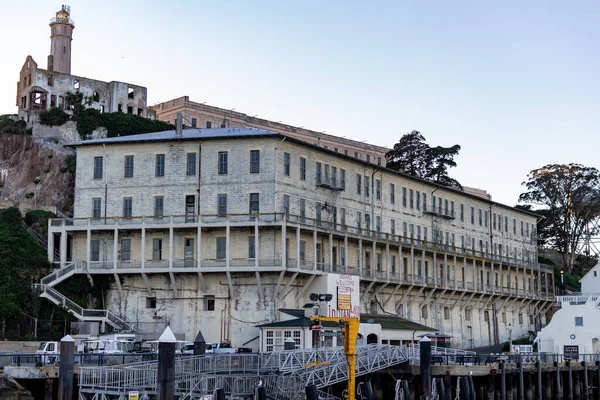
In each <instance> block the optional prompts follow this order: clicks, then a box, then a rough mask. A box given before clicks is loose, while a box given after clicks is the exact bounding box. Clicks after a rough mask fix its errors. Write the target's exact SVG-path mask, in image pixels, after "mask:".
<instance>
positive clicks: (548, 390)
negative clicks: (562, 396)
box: [544, 372, 554, 399]
mask: <svg viewBox="0 0 600 400" xmlns="http://www.w3.org/2000/svg"><path fill="white" fill-rule="evenodd" d="M544 382H545V383H546V384H545V385H544V399H551V398H552V387H553V386H552V385H553V383H554V378H553V376H552V374H551V373H550V372H545V373H544Z"/></svg>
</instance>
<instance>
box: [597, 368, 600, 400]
mask: <svg viewBox="0 0 600 400" xmlns="http://www.w3.org/2000/svg"><path fill="white" fill-rule="evenodd" d="M596 400H600V361H596Z"/></svg>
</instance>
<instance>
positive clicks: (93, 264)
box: [49, 213, 554, 298]
mask: <svg viewBox="0 0 600 400" xmlns="http://www.w3.org/2000/svg"><path fill="white" fill-rule="evenodd" d="M227 227H228V228H230V229H232V228H236V227H237V228H247V227H254V228H256V227H258V228H260V227H271V228H273V227H275V228H277V227H279V229H281V230H282V234H285V232H283V229H284V228H285V230H286V231H287V232H288V233H293V232H294V230H296V232H303V233H306V232H307V231H308V232H312V234H313V235H317V236H319V237H320V238H321V240H322V239H323V238H324V236H325V235H327V236H329V237H330V238H335V239H340V238H343V239H344V240H345V241H348V242H352V243H354V244H355V245H357V244H358V243H361V242H362V246H363V249H370V248H373V249H375V248H377V249H379V250H381V253H382V254H383V264H382V265H381V267H375V268H373V267H372V266H373V265H374V259H373V261H372V262H371V263H370V264H371V267H370V268H369V267H368V265H369V262H366V265H365V262H363V265H352V266H351V265H342V264H343V262H340V259H337V260H338V261H337V262H336V258H333V260H334V264H333V265H331V264H330V263H329V262H322V261H326V260H327V261H328V260H329V259H332V258H331V257H330V256H327V257H323V255H327V254H328V250H327V245H325V246H324V247H325V248H323V249H322V254H321V257H323V260H321V261H315V259H316V258H315V256H314V255H313V254H312V250H311V252H310V257H309V258H310V260H297V259H296V257H297V254H296V252H295V251H293V250H291V249H290V250H289V251H288V252H287V255H288V258H287V259H286V260H281V259H278V258H259V259H258V260H256V259H249V258H248V259H246V258H233V257H231V258H229V259H228V260H227V259H211V258H201V259H197V258H186V259H178V258H175V257H173V256H171V259H169V256H167V257H165V258H163V259H161V260H148V259H147V260H140V259H137V260H136V259H134V258H135V257H132V260H127V261H125V260H117V261H114V260H116V259H117V257H116V253H115V254H114V258H113V260H109V261H91V260H90V262H89V263H85V262H83V265H84V269H85V271H87V272H88V273H97V274H103V273H110V274H115V273H116V274H119V273H121V274H127V273H145V274H154V273H167V272H169V273H193V272H200V273H204V272H208V273H218V272H250V271H252V272H282V271H283V272H285V271H288V272H297V273H305V274H326V273H329V272H333V273H343V274H350V275H359V276H360V277H361V279H362V280H363V281H368V282H376V283H381V284H392V285H412V286H416V287H426V288H436V289H440V290H456V291H473V292H477V293H484V294H485V293H489V294H495V295H500V296H518V297H528V298H530V297H538V298H553V296H554V294H553V293H550V292H551V290H545V289H546V288H550V287H552V285H551V283H550V278H551V274H552V273H553V271H552V268H551V267H548V266H545V265H541V264H537V263H533V262H530V261H527V260H522V259H518V258H514V257H510V258H507V257H503V256H499V255H494V254H490V253H482V252H478V251H473V250H471V249H466V248H461V247H457V246H453V245H450V244H442V243H436V242H431V241H425V240H418V239H415V238H410V237H403V236H400V235H395V234H391V233H384V232H376V231H370V230H366V229H362V228H360V227H350V226H347V225H343V224H340V223H333V222H327V221H322V220H316V219H312V218H306V217H301V216H296V215H285V214H278V213H265V214H240V215H236V214H229V215H225V216H220V215H183V216H169V217H132V218H122V217H115V218H101V219H94V218H76V219H53V220H50V222H49V232H50V235H52V234H53V233H61V234H62V233H69V234H74V233H75V232H87V234H88V235H89V232H90V231H109V232H110V231H115V232H116V231H135V230H163V231H166V230H170V231H171V233H172V231H173V230H179V229H181V230H197V231H198V235H200V231H201V230H204V229H215V228H217V229H222V228H227ZM115 234H116V233H115ZM51 237H52V236H50V238H51ZM63 237H64V235H63ZM88 237H89V236H88ZM198 237H199V236H198ZM61 246H65V248H66V241H65V242H64V243H63V241H62V239H61ZM329 246H332V244H331V241H330V242H329ZM388 249H392V250H393V251H394V252H395V253H396V254H397V252H399V253H400V263H402V255H404V256H405V257H406V256H410V258H408V259H409V260H410V261H409V263H408V264H407V265H402V264H400V265H391V264H390V260H389V256H390V254H391V253H389V252H388V251H389V250H388ZM346 250H348V249H347V248H346ZM384 252H385V253H384ZM373 253H375V252H374V251H373ZM373 253H372V255H373V256H374V254H373ZM199 254H200V253H199ZM298 254H299V253H298ZM132 256H133V254H132ZM205 256H206V255H204V257H205ZM290 256H292V257H290ZM415 256H417V257H422V258H424V257H428V258H429V259H430V260H431V259H433V260H434V261H433V262H432V263H431V267H432V269H431V270H430V275H429V276H428V277H424V276H421V275H419V274H418V273H417V269H416V265H415V263H414V260H415V258H414V257H415ZM137 257H138V258H139V255H138V256H137ZM436 257H437V261H438V262H439V263H441V262H442V261H443V262H444V264H449V265H453V270H452V273H451V274H450V273H449V272H448V271H447V270H444V276H443V275H442V272H441V271H440V270H437V266H436V262H435V260H436ZM340 258H342V257H341V256H340ZM346 258H347V257H344V258H342V259H346ZM80 262H82V261H80ZM430 262H431V261H430ZM63 266H66V263H63ZM461 267H462V268H463V271H464V273H466V275H465V274H464V273H463V277H464V279H461V276H460V275H461V274H460V273H459V271H460V268H461ZM481 270H485V271H489V272H491V273H492V280H493V278H494V273H495V272H500V275H501V276H502V272H504V274H505V278H507V279H504V280H503V281H502V280H501V281H500V282H501V283H502V285H498V284H495V285H491V284H481V283H479V282H474V281H475V280H477V281H480V279H479V273H480V272H481ZM419 271H420V269H419ZM475 271H477V274H475ZM524 273H526V274H527V275H526V276H525V275H524ZM542 274H543V275H544V280H542ZM434 276H435V277H434ZM516 276H518V277H519V279H523V278H524V277H525V278H532V281H534V279H533V278H534V277H535V279H537V285H541V289H540V288H539V286H538V287H536V286H533V288H534V289H535V290H525V289H524V288H523V287H520V288H519V289H517V288H515V287H514V277H516ZM475 278H477V279H475ZM488 279H489V276H488ZM481 280H483V279H481ZM508 281H510V284H511V287H508V286H507V284H508ZM531 283H532V282H529V284H530V285H531ZM519 285H520V286H521V285H522V281H519ZM534 285H536V282H534Z"/></svg>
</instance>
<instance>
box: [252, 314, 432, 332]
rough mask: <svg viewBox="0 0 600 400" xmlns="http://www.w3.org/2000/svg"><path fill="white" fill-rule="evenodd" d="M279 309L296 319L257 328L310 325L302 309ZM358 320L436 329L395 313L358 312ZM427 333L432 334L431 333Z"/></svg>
mask: <svg viewBox="0 0 600 400" xmlns="http://www.w3.org/2000/svg"><path fill="white" fill-rule="evenodd" d="M279 311H281V312H283V313H285V314H288V315H290V316H294V317H298V318H296V319H289V320H285V321H277V322H271V323H268V324H262V325H257V327H258V328H291V327H303V326H310V324H311V322H310V319H308V318H307V317H305V316H304V310H299V309H293V308H280V309H279ZM360 322H361V323H363V324H380V325H381V328H382V329H389V330H411V331H429V332H435V331H437V329H435V328H431V327H429V326H425V325H421V324H419V323H417V322H413V321H411V320H408V319H406V318H402V317H398V316H395V315H389V314H388V315H381V314H364V313H362V314H360ZM321 325H323V326H324V327H326V328H336V327H339V326H340V325H339V324H338V323H335V322H322V323H321ZM429 335H432V334H431V333H430V334H429ZM436 335H438V336H437V337H442V336H441V335H442V334H437V333H436Z"/></svg>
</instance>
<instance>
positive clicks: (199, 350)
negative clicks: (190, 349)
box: [194, 331, 206, 356]
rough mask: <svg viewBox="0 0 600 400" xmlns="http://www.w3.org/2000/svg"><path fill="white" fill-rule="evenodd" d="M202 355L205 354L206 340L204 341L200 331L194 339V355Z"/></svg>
mask: <svg viewBox="0 0 600 400" xmlns="http://www.w3.org/2000/svg"><path fill="white" fill-rule="evenodd" d="M204 354H206V340H204V335H202V331H198V334H197V335H196V338H195V339H194V355H195V356H203V355H204Z"/></svg>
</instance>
